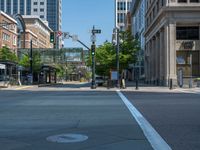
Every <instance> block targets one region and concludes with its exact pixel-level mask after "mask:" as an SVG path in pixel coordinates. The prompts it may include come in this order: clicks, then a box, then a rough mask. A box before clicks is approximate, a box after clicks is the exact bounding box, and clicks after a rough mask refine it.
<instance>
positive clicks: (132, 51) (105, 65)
mask: <svg viewBox="0 0 200 150" xmlns="http://www.w3.org/2000/svg"><path fill="white" fill-rule="evenodd" d="M120 39H121V40H122V41H123V42H122V43H121V44H120V50H119V63H120V72H121V71H122V70H123V69H126V68H128V65H129V64H134V63H135V62H136V59H137V58H136V57H137V52H138V51H139V49H140V46H139V42H138V40H137V39H134V38H133V36H132V35H131V32H130V31H125V32H120ZM87 62H88V63H87V65H90V66H91V54H90V57H89V59H88V61H87ZM112 69H116V48H115V46H113V44H112V43H109V42H105V43H104V44H103V45H101V46H99V47H98V48H97V49H96V74H98V75H103V76H104V75H105V76H107V75H109V72H110V70H112Z"/></svg>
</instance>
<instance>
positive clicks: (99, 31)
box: [92, 29, 101, 34]
mask: <svg viewBox="0 0 200 150" xmlns="http://www.w3.org/2000/svg"><path fill="white" fill-rule="evenodd" d="M92 33H93V34H100V33H101V30H99V29H93V30H92Z"/></svg>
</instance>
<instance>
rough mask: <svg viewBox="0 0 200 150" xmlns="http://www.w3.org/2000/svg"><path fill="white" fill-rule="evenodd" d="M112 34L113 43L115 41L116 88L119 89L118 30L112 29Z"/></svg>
mask: <svg viewBox="0 0 200 150" xmlns="http://www.w3.org/2000/svg"><path fill="white" fill-rule="evenodd" d="M113 32H114V33H113V34H114V37H113V38H114V39H113V41H114V40H115V42H113V44H114V45H115V47H116V68H117V87H118V88H119V87H120V83H119V82H120V81H119V44H120V39H119V29H118V28H117V27H116V28H114V30H113Z"/></svg>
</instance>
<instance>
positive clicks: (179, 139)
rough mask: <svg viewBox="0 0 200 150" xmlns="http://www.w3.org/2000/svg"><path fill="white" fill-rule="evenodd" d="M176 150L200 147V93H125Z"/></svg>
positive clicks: (198, 148) (193, 149) (199, 149)
mask: <svg viewBox="0 0 200 150" xmlns="http://www.w3.org/2000/svg"><path fill="white" fill-rule="evenodd" d="M124 94H125V95H126V97H127V98H128V99H129V100H130V101H131V102H132V103H133V104H134V105H135V107H137V109H138V110H139V111H140V112H141V113H142V114H143V116H144V117H145V118H146V119H147V120H148V121H149V122H150V123H151V125H152V126H153V127H154V128H155V129H156V131H157V132H158V133H159V134H160V135H161V136H162V138H164V139H165V141H166V142H167V143H168V144H169V145H170V146H171V148H172V149H173V150H200V116H199V115H200V95H199V93H197V94H195V93H194V94H189V93H187V94H186V93H185V94H184V93H177V94H175V93H153V92H124Z"/></svg>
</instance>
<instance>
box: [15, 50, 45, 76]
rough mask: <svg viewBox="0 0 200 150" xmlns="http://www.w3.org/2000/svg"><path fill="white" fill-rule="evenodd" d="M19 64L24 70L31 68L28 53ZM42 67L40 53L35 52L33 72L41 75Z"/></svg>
mask: <svg viewBox="0 0 200 150" xmlns="http://www.w3.org/2000/svg"><path fill="white" fill-rule="evenodd" d="M19 64H20V65H21V66H23V67H24V68H27V69H29V68H30V57H29V54H28V53H24V54H23V55H22V58H21V59H20V61H19ZM41 66H42V62H41V56H40V53H39V51H33V72H34V73H39V72H40V69H41Z"/></svg>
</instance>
